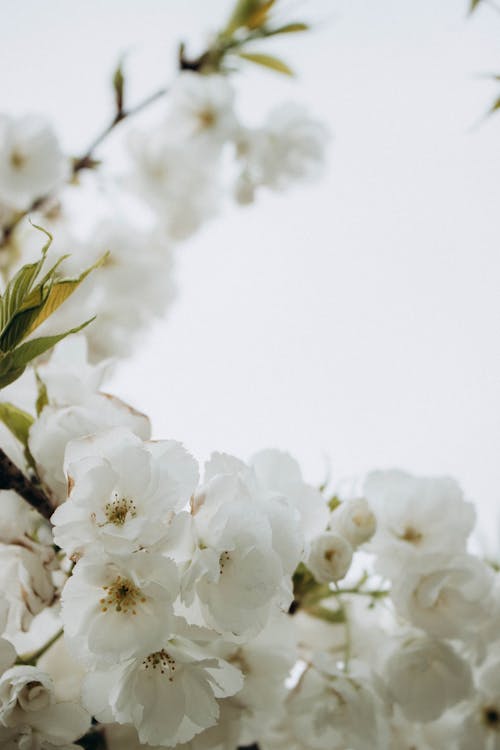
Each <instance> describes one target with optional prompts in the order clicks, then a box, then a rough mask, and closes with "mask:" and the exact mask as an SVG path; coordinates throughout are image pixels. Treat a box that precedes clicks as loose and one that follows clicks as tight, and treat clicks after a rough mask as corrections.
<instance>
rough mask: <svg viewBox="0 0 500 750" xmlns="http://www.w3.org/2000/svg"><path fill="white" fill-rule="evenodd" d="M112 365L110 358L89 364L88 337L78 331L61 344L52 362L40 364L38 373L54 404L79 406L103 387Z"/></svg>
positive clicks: (54, 353) (51, 358)
mask: <svg viewBox="0 0 500 750" xmlns="http://www.w3.org/2000/svg"><path fill="white" fill-rule="evenodd" d="M109 366H110V363H109V361H104V362H102V363H100V364H99V365H91V364H89V362H88V344H87V339H86V338H85V336H84V335H83V334H75V335H72V336H69V337H68V338H66V339H64V340H63V341H60V342H59V344H57V346H56V347H55V348H54V349H53V351H52V353H51V355H50V359H49V360H48V362H44V363H43V364H40V365H39V366H38V367H37V373H38V376H39V377H40V380H41V381H42V383H43V385H44V386H45V388H46V390H47V398H48V402H49V404H50V405H51V406H57V407H62V406H75V405H76V404H82V403H85V401H86V399H87V398H89V397H91V396H92V395H94V394H95V393H96V392H97V391H98V390H99V388H100V386H101V385H102V382H103V380H104V377H105V375H106V373H107V370H108V368H109Z"/></svg>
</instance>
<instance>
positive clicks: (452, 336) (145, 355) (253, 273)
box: [0, 0, 500, 515]
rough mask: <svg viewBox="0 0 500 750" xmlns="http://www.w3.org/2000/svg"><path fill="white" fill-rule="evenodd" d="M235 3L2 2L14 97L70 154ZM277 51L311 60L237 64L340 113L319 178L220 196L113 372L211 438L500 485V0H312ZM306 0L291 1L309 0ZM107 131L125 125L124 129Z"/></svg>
mask: <svg viewBox="0 0 500 750" xmlns="http://www.w3.org/2000/svg"><path fill="white" fill-rule="evenodd" d="M228 5H229V4H228V2H226V1H225V0H101V1H100V2H99V1H98V0H85V2H84V1H83V0H80V2H78V1H77V0H71V2H70V0H44V2H40V0H2V3H1V5H0V35H1V42H2V43H1V45H0V70H1V74H0V90H1V94H2V109H4V110H5V111H8V112H11V113H18V114H20V113H23V112H26V111H40V112H44V113H46V114H47V115H48V116H49V117H51V118H53V119H54V121H55V123H56V127H57V129H58V131H59V133H60V135H61V138H62V139H63V142H64V144H65V146H66V147H67V148H68V149H69V150H70V151H72V152H75V151H78V150H79V149H81V148H82V147H84V146H85V145H86V144H87V142H88V141H89V138H90V136H91V135H92V134H93V133H94V132H95V131H96V130H98V129H99V127H100V126H101V124H102V123H103V122H104V121H105V120H106V117H107V114H108V112H109V106H110V105H109V93H108V88H107V80H108V77H109V74H110V71H111V70H112V68H113V66H114V63H115V61H116V59H117V57H118V55H119V53H120V52H121V51H122V50H127V51H128V53H129V57H128V67H129V70H130V71H131V75H132V83H131V87H132V88H131V95H132V96H134V95H137V97H140V96H141V93H147V92H148V91H150V90H152V89H154V87H155V85H156V84H157V83H159V82H160V81H161V80H162V79H164V78H165V75H166V74H168V73H169V71H170V70H171V69H172V67H173V60H174V54H175V44H176V42H177V41H178V40H179V39H181V38H183V39H186V40H193V42H196V40H197V39H200V38H202V34H203V33H204V32H205V31H210V30H211V29H214V28H216V27H217V25H218V23H219V22H220V21H221V20H222V19H223V18H224V15H225V9H226V8H227V6H228ZM303 6H304V7H305V9H306V10H307V14H306V15H313V16H314V17H315V18H317V19H321V21H322V23H321V25H320V28H319V30H318V31H316V32H315V33H314V34H311V35H309V36H304V37H303V38H302V39H300V40H299V38H298V37H295V38H292V36H290V37H288V38H287V39H286V40H285V41H284V42H282V43H281V44H280V51H281V52H282V54H283V55H284V56H285V57H286V58H287V60H288V61H289V62H290V63H291V64H292V65H293V66H294V67H295V68H296V69H297V70H298V72H299V73H300V75H299V76H298V78H297V80H296V81H294V82H288V81H285V80H283V79H282V78H280V77H278V76H277V75H275V74H268V73H265V72H260V71H254V72H252V73H251V74H250V73H249V74H246V75H244V76H241V77H240V78H238V80H237V87H238V90H239V92H240V93H239V107H240V110H241V112H243V113H246V115H247V116H248V117H249V118H251V119H255V120H257V121H258V120H259V119H260V118H261V117H263V116H264V115H265V112H266V110H267V109H268V108H269V107H270V106H271V105H272V104H273V103H274V102H277V101H280V100H282V99H283V100H285V99H294V100H297V101H302V102H304V103H305V104H307V106H308V107H309V108H310V109H311V111H312V112H314V113H315V114H316V115H317V116H318V117H320V118H322V119H323V120H324V121H326V122H327V124H328V126H329V128H330V129H331V131H332V134H333V140H332V144H331V149H330V154H329V166H328V173H327V176H326V177H325V179H324V180H323V181H322V182H321V183H320V184H318V185H316V186H314V187H301V188H300V189H296V190H295V191H294V192H293V193H289V194H287V195H285V196H280V197H276V196H271V195H265V194H263V195H262V196H261V199H260V200H259V201H258V203H257V205H255V206H254V207H252V208H250V209H246V210H240V209H236V208H227V209H226V210H225V211H224V215H223V216H221V217H220V218H219V219H217V220H215V221H213V222H212V223H211V224H210V225H208V226H207V227H206V228H205V230H204V231H203V232H202V233H200V234H199V235H198V236H197V237H196V238H195V239H194V240H193V241H191V242H190V243H189V244H187V245H185V246H184V247H183V248H182V249H181V252H180V253H179V259H178V267H177V280H178V286H179V297H178V300H177V303H176V306H175V307H174V308H173V309H172V310H171V312H170V315H169V316H168V319H167V320H165V321H163V322H161V324H158V325H156V326H155V328H154V330H153V331H152V332H151V334H150V335H149V336H148V337H147V339H145V340H144V342H143V344H142V346H141V347H140V349H139V350H138V352H137V355H136V356H135V357H134V359H133V360H132V361H129V362H127V363H124V364H123V365H122V366H121V368H120V370H119V372H118V373H117V375H116V377H115V379H114V382H113V384H112V386H110V388H112V389H114V391H115V392H118V393H119V394H120V395H122V396H123V397H124V398H126V399H127V400H129V401H130V402H132V403H133V404H134V405H136V406H137V407H138V408H140V409H142V410H144V411H146V412H147V413H148V414H150V415H151V416H152V419H153V425H154V431H155V435H156V436H157V437H160V436H161V437H173V438H177V439H180V440H182V441H184V442H185V443H186V445H187V446H188V447H189V448H190V449H191V450H192V451H193V452H194V453H195V454H196V455H197V456H198V457H199V458H202V459H203V458H205V457H206V456H207V455H208V454H209V453H210V451H211V450H214V449H218V450H226V451H230V452H234V453H236V454H238V455H240V456H241V457H248V456H249V455H250V454H251V453H252V452H254V451H256V450H258V449H260V448H262V447H281V448H284V449H287V450H289V451H291V452H292V453H293V454H294V455H295V456H296V457H297V458H298V459H299V460H300V462H301V464H302V466H303V467H304V470H305V473H306V475H307V476H308V477H309V478H310V479H313V480H321V479H322V478H323V474H324V471H325V465H326V462H327V460H328V461H329V462H330V463H331V467H332V471H333V473H334V475H335V476H344V475H352V474H358V473H360V472H364V471H366V470H369V469H370V468H375V467H391V466H400V467H403V468H407V469H409V470H414V471H417V472H424V473H447V474H453V475H455V476H457V477H458V478H459V479H460V480H461V481H462V483H463V485H464V487H465V488H466V490H467V492H468V494H469V495H470V496H471V497H472V498H473V499H475V500H476V501H477V502H478V503H480V504H481V506H482V507H483V509H484V513H485V514H486V509H487V508H490V509H491V510H490V515H492V514H493V512H494V508H495V507H498V505H499V501H500V342H499V327H500V326H499V324H500V301H499V290H500V283H499V282H500V252H499V251H500V247H499V237H500V230H499V227H498V210H499V198H500V115H499V116H498V117H497V119H494V118H492V119H491V120H489V121H488V122H486V123H484V124H481V125H480V126H479V123H480V121H481V118H482V116H483V114H484V112H485V111H486V109H487V107H488V105H489V104H490V103H491V100H492V98H493V97H494V95H495V89H494V86H493V85H492V84H491V82H489V81H487V80H486V79H484V78H482V77H481V76H480V74H483V73H490V72H500V46H499V40H500V14H497V13H495V11H494V10H492V9H489V8H487V7H484V9H480V10H479V11H478V13H477V15H476V16H475V17H474V18H473V19H470V20H469V19H467V18H466V12H465V11H466V4H465V2H464V0H439V2H436V0H319V2H315V1H314V0H307V1H306V2H305V3H303ZM296 7H297V9H298V8H299V7H300V3H298V2H297V3H296ZM111 148H113V145H112V144H111Z"/></svg>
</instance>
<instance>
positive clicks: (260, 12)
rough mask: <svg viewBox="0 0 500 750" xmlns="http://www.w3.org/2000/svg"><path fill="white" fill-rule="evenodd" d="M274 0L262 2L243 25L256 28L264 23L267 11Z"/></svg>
mask: <svg viewBox="0 0 500 750" xmlns="http://www.w3.org/2000/svg"><path fill="white" fill-rule="evenodd" d="M275 2H276V0H267V1H266V2H264V3H263V4H262V5H261V6H260V8H256V10H255V11H254V12H253V13H252V14H251V15H250V16H249V18H247V20H246V23H245V26H246V27H247V28H248V29H258V28H260V27H261V26H264V24H265V23H266V21H267V18H268V15H269V11H270V10H271V8H272V7H273V5H274V3H275Z"/></svg>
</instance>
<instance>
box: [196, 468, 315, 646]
mask: <svg viewBox="0 0 500 750" xmlns="http://www.w3.org/2000/svg"><path fill="white" fill-rule="evenodd" d="M192 516H193V517H192V531H191V533H192V535H193V543H194V548H193V550H192V552H191V553H190V554H189V556H188V558H187V560H186V561H187V562H188V563H189V566H188V568H187V570H186V572H185V574H184V577H183V582H182V586H183V592H184V599H185V601H186V602H187V603H188V604H189V603H191V602H192V599H193V596H194V593H196V595H197V597H198V599H199V601H200V602H201V604H202V612H203V615H204V617H205V619H206V622H207V624H209V625H210V626H211V627H214V628H215V629H216V630H219V632H223V633H227V634H233V635H238V636H241V635H243V634H247V635H248V634H250V633H253V634H256V633H257V632H258V631H259V630H260V629H262V628H263V627H264V625H265V624H266V623H267V621H268V620H269V617H270V615H271V613H272V612H273V611H276V609H278V608H279V607H281V608H284V609H287V608H288V606H289V605H290V603H291V600H292V592H291V576H292V574H293V572H294V570H295V568H296V566H297V564H298V562H299V560H300V558H301V555H302V550H303V546H304V540H303V537H302V534H301V532H300V517H299V514H298V512H297V510H296V508H295V507H294V505H293V504H292V503H291V502H289V501H288V499H287V498H286V497H285V496H283V495H281V494H280V493H278V492H274V491H272V490H269V489H268V488H267V487H265V486H263V485H262V484H261V483H260V482H259V480H258V477H257V475H256V473H255V472H254V471H253V470H252V469H250V468H249V467H248V466H246V465H245V464H244V463H243V462H241V461H239V460H238V459H235V458H233V457H232V456H226V455H223V454H214V455H213V456H212V458H211V460H210V461H209V462H208V464H207V466H206V470H205V481H204V484H203V485H202V486H201V487H200V488H199V490H198V491H197V493H196V495H195V496H194V498H193V501H192Z"/></svg>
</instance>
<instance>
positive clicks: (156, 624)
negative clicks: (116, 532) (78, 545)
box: [61, 550, 179, 664]
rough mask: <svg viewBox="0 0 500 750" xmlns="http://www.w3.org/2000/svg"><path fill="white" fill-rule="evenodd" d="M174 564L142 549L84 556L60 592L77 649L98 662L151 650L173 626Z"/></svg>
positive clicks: (66, 626)
mask: <svg viewBox="0 0 500 750" xmlns="http://www.w3.org/2000/svg"><path fill="white" fill-rule="evenodd" d="M178 590H179V576H178V572H177V567H176V565H175V564H174V563H173V562H172V560H169V559H167V558H165V557H162V556H160V555H155V554H151V553H149V552H147V551H146V550H140V551H138V552H134V553H132V554H131V555H128V556H126V557H125V558H112V557H106V556H104V555H98V554H93V555H90V556H89V557H88V558H87V557H84V558H83V559H82V560H80V561H79V562H78V563H77V564H76V566H75V568H74V570H73V573H72V576H71V578H70V579H69V580H68V582H67V583H66V586H65V587H64V590H63V594H62V612H61V616H62V622H63V625H64V632H65V636H66V639H67V641H68V644H69V646H70V648H71V650H72V651H73V653H76V654H78V655H79V656H80V658H85V659H87V660H92V659H93V661H94V662H97V663H99V664H102V663H103V662H105V661H112V662H113V661H114V662H117V661H120V660H121V659H127V658H129V657H131V656H134V655H136V654H137V653H140V652H143V651H144V650H145V649H148V648H149V649H151V650H153V649H154V648H155V647H156V646H157V645H159V644H161V643H162V642H163V641H164V639H165V637H166V635H167V634H168V633H169V632H170V631H171V630H172V629H173V614H174V611H173V606H172V605H173V602H174V601H175V599H176V597H177V594H178Z"/></svg>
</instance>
